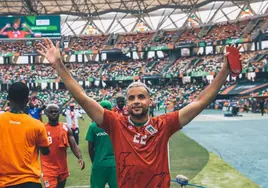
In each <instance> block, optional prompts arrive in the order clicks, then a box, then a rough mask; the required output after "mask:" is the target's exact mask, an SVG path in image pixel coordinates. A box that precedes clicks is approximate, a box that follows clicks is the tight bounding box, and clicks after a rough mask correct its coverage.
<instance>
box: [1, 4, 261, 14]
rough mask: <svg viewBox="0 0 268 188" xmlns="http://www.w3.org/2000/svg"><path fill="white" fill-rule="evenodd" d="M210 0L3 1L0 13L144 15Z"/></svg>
mask: <svg viewBox="0 0 268 188" xmlns="http://www.w3.org/2000/svg"><path fill="white" fill-rule="evenodd" d="M216 1H219V0H216ZM211 2H215V0H214V1H213V0H1V1H0V14H1V15H29V14H35V15H38V14H39V15H40V14H68V15H77V16H89V15H91V16H96V15H101V14H105V13H109V12H122V13H132V14H141V13H149V12H152V11H155V10H157V9H160V8H179V9H188V10H189V9H193V8H199V7H201V6H204V5H206V4H208V3H211ZM219 2H223V1H219ZM224 2H227V1H224ZM230 2H233V3H238V4H240V3H245V2H257V0H247V1H245V0H238V1H230Z"/></svg>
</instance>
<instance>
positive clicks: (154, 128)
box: [101, 110, 180, 188]
mask: <svg viewBox="0 0 268 188" xmlns="http://www.w3.org/2000/svg"><path fill="white" fill-rule="evenodd" d="M178 113H179V112H178V111H176V112H172V113H168V114H165V115H161V116H158V117H154V118H151V119H149V120H148V121H147V122H146V123H145V125H144V126H142V127H138V126H135V125H134V124H133V122H132V121H131V120H130V116H128V117H127V116H122V115H119V114H117V113H115V112H112V111H108V110H105V112H104V120H103V124H102V125H101V128H103V129H104V130H105V131H106V132H107V133H108V134H109V135H110V138H111V140H112V143H113V147H114V152H115V161H116V168H117V172H116V173H117V180H118V185H119V187H120V188H124V187H125V188H128V187H132V188H140V187H148V188H149V187H169V186H170V174H169V167H168V147H167V145H168V140H169V138H170V137H171V135H172V134H173V133H175V132H176V131H178V130H179V129H180V126H179V118H178Z"/></svg>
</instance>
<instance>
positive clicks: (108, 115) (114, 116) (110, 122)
mask: <svg viewBox="0 0 268 188" xmlns="http://www.w3.org/2000/svg"><path fill="white" fill-rule="evenodd" d="M121 118H122V117H121V115H120V114H118V113H116V112H113V111H110V110H106V109H104V115H103V123H102V125H99V127H100V128H102V129H104V131H105V132H106V133H107V134H108V135H109V136H111V135H112V133H113V132H114V130H115V129H116V127H117V126H118V123H119V122H120V121H121Z"/></svg>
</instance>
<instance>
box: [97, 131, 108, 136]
mask: <svg viewBox="0 0 268 188" xmlns="http://www.w3.org/2000/svg"><path fill="white" fill-rule="evenodd" d="M96 135H97V136H108V134H107V133H106V132H101V133H97V134H96Z"/></svg>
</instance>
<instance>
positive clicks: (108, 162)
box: [86, 122, 115, 168]
mask: <svg viewBox="0 0 268 188" xmlns="http://www.w3.org/2000/svg"><path fill="white" fill-rule="evenodd" d="M86 140H87V141H89V142H93V144H94V148H95V151H94V159H93V164H92V168H97V167H115V159H114V150H113V146H112V142H111V140H110V137H109V135H108V134H107V133H106V132H105V131H104V130H103V129H101V128H99V127H98V126H97V124H96V123H95V122H94V123H92V124H91V125H90V126H89V128H88V131H87V136H86Z"/></svg>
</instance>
